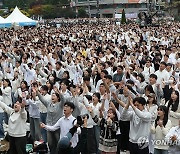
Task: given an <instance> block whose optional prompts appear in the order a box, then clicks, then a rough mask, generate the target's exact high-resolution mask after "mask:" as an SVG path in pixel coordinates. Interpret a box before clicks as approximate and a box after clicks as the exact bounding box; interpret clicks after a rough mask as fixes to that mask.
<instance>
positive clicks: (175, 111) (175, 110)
mask: <svg viewBox="0 0 180 154" xmlns="http://www.w3.org/2000/svg"><path fill="white" fill-rule="evenodd" d="M179 101H180V100H179V92H178V91H176V90H174V91H172V93H171V98H170V100H169V102H167V103H166V106H167V107H168V110H169V119H170V120H171V122H172V126H173V127H174V126H177V125H178V124H179V117H180V103H179Z"/></svg>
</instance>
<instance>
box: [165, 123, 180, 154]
mask: <svg viewBox="0 0 180 154" xmlns="http://www.w3.org/2000/svg"><path fill="white" fill-rule="evenodd" d="M174 135H175V136H176V137H177V141H176V143H177V144H176V145H173V146H170V148H169V151H171V152H172V153H174V154H179V152H180V126H176V127H172V128H171V129H170V130H169V132H168V134H167V135H166V137H165V139H166V141H168V143H171V140H170V138H171V137H172V136H174Z"/></svg>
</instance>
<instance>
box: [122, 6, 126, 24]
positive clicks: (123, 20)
mask: <svg viewBox="0 0 180 154" xmlns="http://www.w3.org/2000/svg"><path fill="white" fill-rule="evenodd" d="M125 23H126V14H125V11H124V9H123V10H122V17H121V24H125Z"/></svg>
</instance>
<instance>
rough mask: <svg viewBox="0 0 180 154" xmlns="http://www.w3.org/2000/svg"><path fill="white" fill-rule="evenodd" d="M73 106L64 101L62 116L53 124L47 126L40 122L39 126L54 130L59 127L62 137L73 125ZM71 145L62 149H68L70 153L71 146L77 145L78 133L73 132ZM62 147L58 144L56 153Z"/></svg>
mask: <svg viewBox="0 0 180 154" xmlns="http://www.w3.org/2000/svg"><path fill="white" fill-rule="evenodd" d="M74 108H75V106H74V104H73V103H71V102H66V103H65V104H64V116H63V117H62V118H60V119H59V120H58V121H57V122H56V124H55V125H53V126H48V125H45V124H44V123H41V127H42V128H45V129H46V130H48V131H55V130H57V129H61V133H60V139H61V138H62V137H64V136H65V135H66V134H67V133H68V132H69V130H70V129H71V128H72V127H73V126H74V124H75V121H76V118H75V117H73V116H72V112H73V110H74ZM70 142H71V145H70V146H69V147H68V148H66V149H64V150H66V151H68V154H71V153H72V152H73V148H74V147H75V146H76V145H77V143H78V134H74V136H73V137H72V139H71V140H70ZM61 150H62V149H60V148H59V146H58V147H57V154H58V153H59V152H60V151H61Z"/></svg>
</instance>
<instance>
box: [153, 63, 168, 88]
mask: <svg viewBox="0 0 180 154" xmlns="http://www.w3.org/2000/svg"><path fill="white" fill-rule="evenodd" d="M166 66H167V64H166V63H165V62H161V63H160V66H159V70H158V71H156V72H155V74H156V75H157V77H158V78H157V83H158V84H160V85H161V86H162V81H165V82H167V81H168V80H169V77H170V76H169V73H168V72H167V70H166V69H165V68H166Z"/></svg>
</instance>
